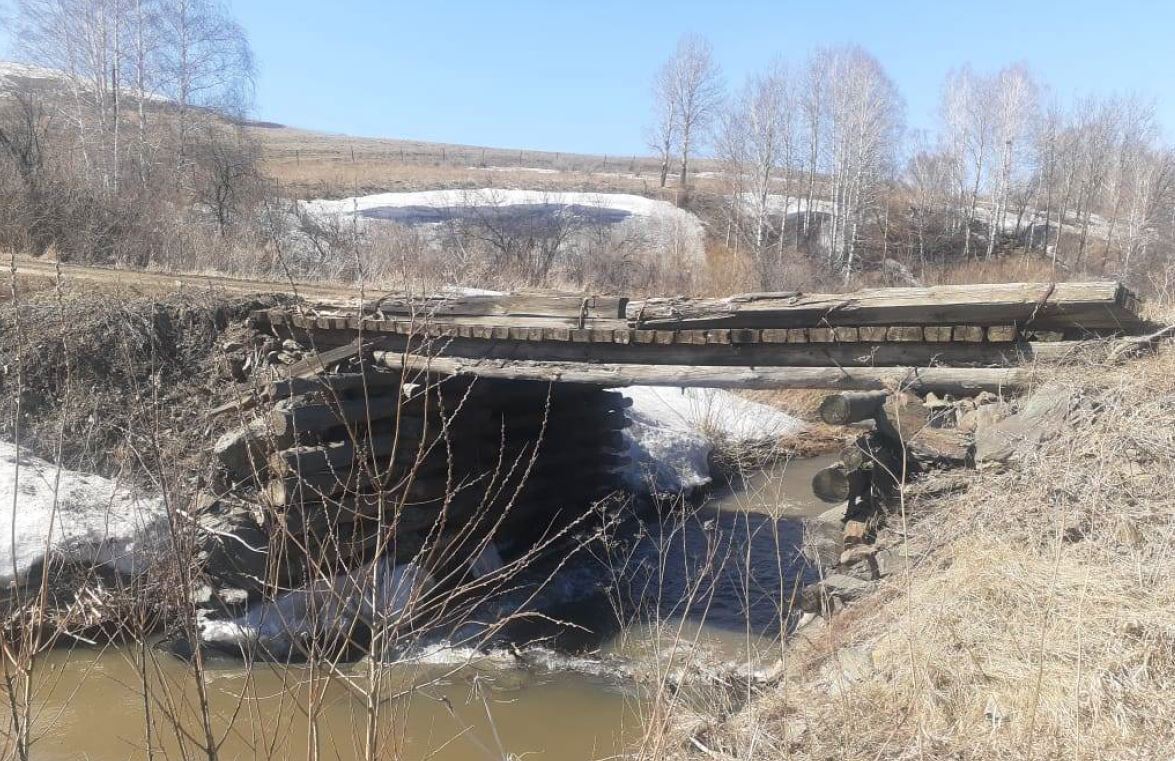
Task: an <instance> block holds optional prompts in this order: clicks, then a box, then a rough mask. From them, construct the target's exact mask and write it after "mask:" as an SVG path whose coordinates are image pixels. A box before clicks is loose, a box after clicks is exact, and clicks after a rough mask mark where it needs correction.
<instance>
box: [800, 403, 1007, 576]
mask: <svg viewBox="0 0 1175 761" xmlns="http://www.w3.org/2000/svg"><path fill="white" fill-rule="evenodd" d="M999 401H1000V400H999V398H998V397H996V396H995V395H994V394H990V393H987V392H984V393H981V394H979V395H977V396H974V397H964V398H960V399H956V398H953V397H950V396H946V397H942V398H940V397H938V396H936V395H935V394H933V393H927V394H925V395H924V396H919V395H917V394H915V393H913V392H912V391H870V392H850V393H840V394H832V395H829V396H827V397H825V399H824V400H823V401H822V403H821V405H820V416H821V419H822V420H823V421H824V422H825V423H827V424H829V425H836V426H854V427H857V428H859V429H860V432H859V433H858V434H857V435H856V436H855V437H854V438H853V439H852V441H851V442H850V443H849V445H848V446H847V447H845V449H844V450H843V451H842V452H841V456H840V459H839V461H837V462H836V463H834V464H832V465H830V466H828V467H826V468H824V469H822V470H820V471H818V472H817V473H816V475H815V476H814V477H813V479H812V490H813V493H814V494H815V495H816V496H817V497H819V498H820V499H821V500H823V501H825V502H829V503H833V504H844V513H843V515H842V516H841V523H842V525H843V534H842V543H841V547H840V554H839V561H838V565H840V566H850V565H853V564H854V563H856V562H858V561H860V560H862V559H869V558H870V557H871V554H872V552H873V551H874V549H875V547H874V543H875V541H876V539H877V535H878V532H879V530H880V529H881V528H882V526H883V525H884V524H885V522H886V520H887V517H888V516H890V515H892V514H894V513H895V512H897V511H898V510H899V509H900V507H901V501H902V497H903V494H904V490H905V489H906V487H907V486H908V485H909V484H910V483H912V482H913V481H914V480H915V479H916V478H917V477H919V476H920V475H923V474H926V473H927V472H929V471H933V470H940V469H947V468H956V467H963V466H966V465H968V464H970V463H971V461H972V446H973V442H972V437H971V433H970V432H969V431H967V430H964V429H963V428H961V427H960V426H959V421H960V420H962V419H964V418H965V415H966V413H968V412H971V411H974V410H976V409H977V408H979V407H980V406H986V405H995V404H996V403H998V402H999Z"/></svg>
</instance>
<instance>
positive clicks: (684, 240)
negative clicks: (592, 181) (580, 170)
mask: <svg viewBox="0 0 1175 761" xmlns="http://www.w3.org/2000/svg"><path fill="white" fill-rule="evenodd" d="M302 208H303V209H304V210H305V211H307V212H309V213H311V214H313V215H316V216H323V217H329V216H341V217H350V218H354V219H357V220H361V221H366V222H371V221H384V222H396V223H398V224H402V225H407V226H413V227H416V226H420V227H427V226H430V225H438V224H441V223H445V222H453V221H460V220H470V219H476V218H479V217H482V216H484V214H485V212H486V211H487V210H488V211H490V212H492V213H493V214H494V215H495V217H496V218H499V219H501V218H505V217H506V216H509V215H516V216H519V217H522V216H528V215H541V214H545V213H549V214H554V213H557V212H559V211H566V210H571V211H572V212H573V213H575V214H576V215H577V216H579V217H581V218H582V219H585V220H587V221H589V222H591V223H596V224H601V225H607V226H617V227H625V228H626V229H628V230H632V231H636V232H638V233H640V234H641V235H643V236H645V237H646V238H649V241H650V243H651V244H653V245H654V246H657V247H661V248H663V249H668V248H669V247H672V248H674V249H677V250H681V251H683V252H684V253H685V255H686V258H692V259H693V260H694V261H701V260H702V258H703V256H704V247H703V244H704V231H703V229H702V223H701V221H700V220H699V219H698V218H697V217H696V216H694V215H693V214H691V213H690V212H688V211H684V210H682V209H679V208H677V207H676V206H674V205H673V204H670V203H667V202H665V201H657V200H653V199H651V198H645V197H643V196H637V195H630V194H627V193H573V192H548V191H541V190H509V189H499V188H482V189H480V190H427V191H419V192H404V193H379V194H376V195H370V196H358V197H354V198H342V199H338V200H314V201H303V202H302Z"/></svg>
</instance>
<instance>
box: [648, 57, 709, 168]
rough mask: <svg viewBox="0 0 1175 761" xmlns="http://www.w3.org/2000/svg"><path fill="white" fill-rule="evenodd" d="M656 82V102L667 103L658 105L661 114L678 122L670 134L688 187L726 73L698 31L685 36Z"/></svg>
mask: <svg viewBox="0 0 1175 761" xmlns="http://www.w3.org/2000/svg"><path fill="white" fill-rule="evenodd" d="M653 86H654V102H655V103H664V104H665V107H662V106H658V107H657V109H658V111H659V112H660V115H661V116H663V117H666V116H667V117H669V118H670V119H671V120H673V121H671V123H675V124H676V126H675V127H674V128H673V129H672V131H671V132H670V134H671V136H673V137H674V138H675V140H676V147H677V150H678V151H679V153H680V157H681V176H680V182H681V186H682V187H685V185H686V179H687V176H686V175H687V172H688V170H689V159H690V156H691V155H692V153H693V152H694V151H696V150H697V148H698V146H699V144H700V143H701V142H702V139H703V136H704V134H705V131H706V129H707V127H709V125H710V123H711V121H712V120H713V118H714V116H715V115H716V114H717V113H718V109H719V108H720V107H721V104H722V75H721V72H720V71H719V68H718V64H717V63H716V62H715V61H714V52H713V48H711V46H710V43H709V42H707V41H706V39H705V38H703V37H699V36H697V35H687V36H685V37H682V38H681V39H680V40H679V41H678V43H677V49H676V50H675V51H674V53H673V55H672V56H671V57H670V59H669V60H668V61H667V62H666V63H665V65H664V67H663V68H662V69H661V71H660V72H659V73H658V75H657V78H656V80H655V81H654V84H653ZM662 136H664V130H662ZM670 142H672V141H670ZM667 163H668V162H667V161H666V164H667ZM666 174H668V167H666Z"/></svg>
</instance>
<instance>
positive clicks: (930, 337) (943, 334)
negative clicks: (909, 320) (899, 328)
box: [922, 325, 951, 342]
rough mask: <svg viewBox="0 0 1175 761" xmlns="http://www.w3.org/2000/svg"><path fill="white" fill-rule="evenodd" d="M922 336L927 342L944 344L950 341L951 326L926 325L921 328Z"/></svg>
mask: <svg viewBox="0 0 1175 761" xmlns="http://www.w3.org/2000/svg"><path fill="white" fill-rule="evenodd" d="M922 335H923V337H924V338H925V339H926V340H927V341H938V342H946V341H949V340H951V326H950V325H927V326H926V327H924V328H922Z"/></svg>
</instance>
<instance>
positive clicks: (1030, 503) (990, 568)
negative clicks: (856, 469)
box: [670, 347, 1175, 759]
mask: <svg viewBox="0 0 1175 761" xmlns="http://www.w3.org/2000/svg"><path fill="white" fill-rule="evenodd" d="M1040 383H1041V386H1042V387H1045V386H1046V384H1047V394H1048V395H1049V396H1052V397H1058V396H1059V397H1061V398H1063V399H1065V400H1066V405H1065V407H1066V409H1068V410H1069V414H1068V416H1067V419H1066V421H1065V424H1064V425H1063V426H1061V427H1060V428H1059V429H1057V430H1055V431H1053V432H1051V433H1049V434H1048V435H1046V436H1044V437H1042V438H1041V439H1040V440H1039V441H1037V440H1031V441H1030V442H1029V443H1028V445H1026V446H1020V447H1017V448H1016V452H1015V454H1014V456H1013V458H1012V459H1011V460H1010V461H1009V462H1008V463H1006V464H1005V465H1001V466H989V467H986V468H981V469H978V470H968V471H952V472H949V473H945V474H943V475H941V476H938V477H931V480H930V481H929V482H927V483H924V484H922V485H921V486H920V487H919V488H918V489H916V490H911V492H910V493H909V494H907V496H906V498H905V499H904V500H902V501H901V503H900V506H899V510H898V512H897V514H895V515H892V516H891V518H890V527H889V529H888V532H887V535H885V536H883V537H882V541H883V542H885V543H888V544H890V545H891V549H890V550H889V551H888V552H887V556H886V560H887V562H888V563H889V569H888V571H889V572H888V574H887V575H886V577H885V578H883V579H882V580H881V581H880V582H878V583H877V584H876V585H875V587H874V588H872V589H871V590H869V591H867V592H866V593H865V594H864V595H863V596H861V597H860V598H858V599H857V600H855V601H854V602H852V603H851V604H849V605H848V607H846V608H844V609H843V610H841V611H840V612H838V613H836V614H834V615H832V616H831V617H830V618H828V619H825V620H820V621H818V622H816V623H815V624H812V625H810V626H808V627H806V628H804V629H801V630H800V632H799V634H798V635H797V637H796V639H795V641H794V643H793V646H792V647H791V648H790V649H789V651H788V655H787V657H786V659H785V660H784V661H783V662H782V663H781V664H780V665H779V668H778V674H777V678H776V679H775V680H774V681H773V682H772V683H771V684H770V685H768V686H766V687H763V688H762V689H760V690H758V691H757V692H756V693H755V694H754V695H753V696H752V697H751V699H750V700H749V702H747V703H746V704H745V706H744V707H743V708H742V709H741V710H738V711H737V712H734V713H733V714H728V715H725V716H723V715H719V714H717V713H715V712H706V711H703V712H702V715H701V716H692V717H690V718H689V719H688V720H687V721H685V722H683V723H681V724H680V725H679V729H680V730H681V735H680V736H679V737H677V738H676V742H675V743H671V745H672V746H673V747H676V748H680V749H681V750H680V753H681V755H685V756H695V757H698V758H703V757H711V758H750V757H780V758H813V759H816V758H819V759H832V758H866V757H870V758H874V757H885V758H894V757H919V758H992V759H995V758H1001V759H1002V758H1034V759H1039V758H1065V759H1084V758H1098V759H1103V758H1131V759H1136V758H1170V757H1172V753H1175V701H1173V700H1171V695H1172V694H1175V595H1173V594H1172V593H1171V589H1172V588H1175V586H1173V585H1175V563H1172V560H1173V559H1175V550H1173V540H1172V537H1173V536H1175V508H1173V507H1172V504H1173V503H1172V496H1171V495H1172V494H1175V349H1173V348H1172V347H1167V348H1163V349H1160V350H1159V352H1158V353H1157V354H1156V355H1154V356H1151V357H1148V358H1145V359H1140V360H1135V361H1131V362H1128V363H1125V364H1119V365H1115V366H1110V365H1109V364H1108V363H1106V362H1105V361H1104V352H1102V353H1101V358H1099V357H1097V356H1095V355H1093V354H1091V355H1090V357H1089V358H1087V361H1086V362H1083V363H1075V364H1073V365H1071V366H1066V367H1061V368H1055V369H1048V370H1043V369H1042V371H1041V373H1040ZM936 478H937V481H936V480H935V479H936ZM934 487H941V489H936V488H934ZM948 487H949V488H948ZM936 492H937V493H936ZM686 725H688V726H686ZM670 755H672V754H670Z"/></svg>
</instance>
